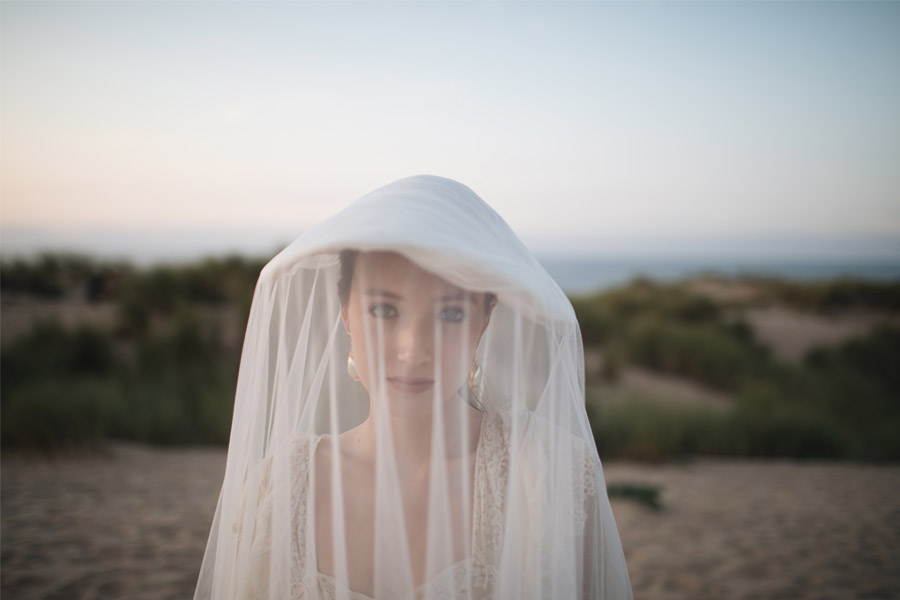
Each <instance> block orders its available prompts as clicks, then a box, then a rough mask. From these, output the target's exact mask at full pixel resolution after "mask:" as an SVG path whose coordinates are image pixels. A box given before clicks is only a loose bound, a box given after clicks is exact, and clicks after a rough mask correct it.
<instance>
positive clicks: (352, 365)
mask: <svg viewBox="0 0 900 600" xmlns="http://www.w3.org/2000/svg"><path fill="white" fill-rule="evenodd" d="M347 374H348V375H349V376H350V379H352V380H353V381H359V369H357V368H356V361H355V360H353V351H352V350H351V351H350V354H348V355H347Z"/></svg>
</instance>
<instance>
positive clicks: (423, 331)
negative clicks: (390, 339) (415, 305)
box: [395, 319, 435, 368]
mask: <svg viewBox="0 0 900 600" xmlns="http://www.w3.org/2000/svg"><path fill="white" fill-rule="evenodd" d="M434 328H435V327H434V322H433V321H432V320H431V319H415V320H409V321H406V322H405V323H402V324H401V326H400V327H399V328H398V330H397V332H396V335H397V337H396V340H395V343H396V347H395V349H396V352H397V360H399V361H400V362H401V363H402V364H404V365H405V366H407V367H408V368H415V367H420V366H422V365H424V364H429V363H430V362H431V361H432V359H433V358H434V336H435V331H434Z"/></svg>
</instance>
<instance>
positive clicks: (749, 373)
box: [0, 1, 900, 598]
mask: <svg viewBox="0 0 900 600" xmlns="http://www.w3.org/2000/svg"><path fill="white" fill-rule="evenodd" d="M898 64H900V3H898V2H884V3H858V2H853V3H844V2H832V3H783V4H782V3H753V4H751V3H706V2H696V3H657V2H652V3H651V2H648V3H590V2H586V3H562V2H536V3H532V2H528V3H518V2H504V3H481V2H473V3H457V2H446V3H444V2H434V3H431V2H428V3H381V2H372V3H312V2H309V3H308V2H203V3H200V2H152V1H148V2H77V1H74V2H64V3H63V2H59V3H57V2H14V1H4V2H3V3H2V4H0V253H2V256H0V347H2V348H0V349H2V364H0V377H2V388H0V392H2V393H0V401H2V413H0V417H2V420H0V423H2V432H0V441H2V477H3V479H2V490H0V492H2V497H0V506H2V557H0V560H2V571H0V573H2V575H0V579H2V582H0V583H2V593H3V595H4V597H8V598H118V597H129V598H167V597H172V598H175V597H178V598H183V597H185V596H190V595H191V593H192V589H193V584H194V581H195V579H196V575H197V571H198V570H199V566H200V560H201V559H202V554H203V548H204V545H205V541H206V535H207V533H208V531H209V526H210V520H211V518H212V514H213V511H214V508H215V502H216V499H217V495H218V486H219V485H220V483H221V477H222V474H223V469H224V459H225V448H226V445H227V441H228V434H229V429H230V425H231V408H232V401H233V389H234V384H235V379H236V373H237V365H238V361H239V355H240V349H241V343H242V338H243V331H244V326H245V323H246V317H247V314H248V311H249V306H250V300H251V296H252V291H253V286H254V284H255V281H256V277H257V275H258V273H259V270H260V268H261V267H262V266H263V265H264V264H265V262H266V261H267V260H268V259H269V258H271V257H272V256H273V255H274V254H275V253H276V252H277V251H278V250H279V249H280V248H281V247H283V246H284V245H286V244H287V243H289V242H290V241H291V240H293V239H294V238H295V237H297V236H298V235H299V234H300V233H302V232H303V231H304V230H305V229H307V228H308V227H311V226H313V225H314V224H316V223H317V222H319V221H321V220H322V219H324V218H326V217H327V216H329V215H331V214H333V213H334V212H336V211H337V210H339V209H341V208H342V207H343V206H345V205H346V204H348V203H350V202H351V201H353V200H354V199H356V198H357V197H359V196H361V195H363V194H364V193H366V192H368V191H370V190H372V189H374V188H376V187H378V186H380V185H383V184H385V183H388V182H390V181H393V180H395V179H398V178H401V177H405V176H408V175H412V174H417V173H433V174H437V175H443V176H446V177H451V178H454V179H457V180H459V181H462V182H463V183H465V184H467V185H468V186H470V187H472V188H473V189H474V190H475V191H476V192H477V193H478V194H479V195H481V196H482V197H483V198H484V199H485V200H487V201H488V203H490V204H491V205H492V206H493V207H494V208H495V209H496V210H497V211H498V212H499V213H500V214H501V215H503V217H504V218H505V219H506V220H507V221H508V223H509V224H510V225H511V226H512V228H513V229H514V230H515V231H516V232H517V233H519V235H520V237H521V238H522V239H523V241H524V242H525V243H526V245H527V246H528V247H529V248H530V249H532V251H534V253H535V254H536V255H537V256H538V257H539V259H540V260H541V261H542V263H543V264H544V265H545V267H546V268H547V270H548V271H549V272H550V274H551V275H552V276H553V277H554V278H555V279H556V280H557V281H558V282H559V284H560V286H561V287H562V288H563V289H564V290H565V291H566V292H567V293H568V294H569V296H570V298H571V299H572V302H573V305H574V306H575V309H576V312H577V314H578V317H579V322H580V323H581V327H582V337H583V341H584V345H585V358H586V379H587V398H586V401H587V409H588V415H589V418H590V420H591V424H592V427H593V429H594V434H595V439H596V441H597V446H598V449H599V451H600V454H601V458H603V460H604V464H605V468H606V474H607V483H608V484H609V492H610V495H611V496H612V498H613V508H614V511H615V513H616V516H617V520H618V522H619V528H620V533H621V536H622V539H623V543H624V545H625V551H626V557H627V559H628V562H629V569H630V571H631V574H632V580H633V583H634V588H635V593H636V596H637V597H638V598H723V597H726V598H759V597H766V598H781V597H784V598H797V597H810V598H825V597H834V598H843V597H862V596H865V597H870V598H892V597H900V595H898V593H897V590H900V560H898V559H897V556H900V519H898V517H897V516H898V514H900V466H898V465H897V462H898V460H900V375H898V374H900V368H898V367H900V69H898Z"/></svg>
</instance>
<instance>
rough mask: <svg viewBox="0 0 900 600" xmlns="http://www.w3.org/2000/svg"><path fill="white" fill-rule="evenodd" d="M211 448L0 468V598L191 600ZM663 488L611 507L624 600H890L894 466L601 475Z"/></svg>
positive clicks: (727, 466) (216, 475)
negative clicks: (649, 497) (630, 597)
mask: <svg viewBox="0 0 900 600" xmlns="http://www.w3.org/2000/svg"><path fill="white" fill-rule="evenodd" d="M224 465H225V455H224V452H223V451H222V450H221V449H171V450H166V449H162V450H161V449H155V448H148V447H145V446H140V445H130V444H129V445H115V446H114V447H113V448H112V450H111V452H110V453H109V455H108V456H84V455H82V456H67V457H59V458H56V459H53V460H47V459H37V458H28V457H23V456H18V455H12V454H10V453H8V452H7V453H5V454H4V456H3V460H2V571H0V586H2V589H0V593H2V597H3V599H4V600H15V599H31V598H34V599H37V598H80V599H81V598H83V599H90V598H135V599H142V598H146V599H150V598H153V599H165V598H190V597H191V594H192V592H193V587H194V583H195V580H196V577H197V572H198V570H199V568H200V562H201V559H202V555H203V549H204V546H205V543H206V537H207V533H208V530H209V526H210V520H211V518H212V513H213V511H214V509H215V503H216V499H217V496H218V489H219V485H220V483H221V477H222V474H223V471H224ZM605 469H606V473H607V480H608V481H610V482H637V483H649V484H656V485H660V486H662V490H663V491H662V501H663V508H662V509H661V510H659V511H653V510H651V509H649V508H646V507H644V506H641V505H639V504H635V503H633V502H630V501H625V500H614V501H613V510H614V512H615V514H616V519H617V521H618V523H619V529H620V533H621V536H622V540H623V544H624V547H625V552H626V556H627V559H628V564H629V570H630V572H631V577H632V583H633V586H634V590H635V597H636V598H638V599H647V600H651V599H670V598H671V599H680V598H684V599H694V598H697V599H703V598H717V599H722V598H734V599H751V598H760V599H763V598H773V599H777V598H792V599H793V598H898V597H900V558H898V557H900V467H898V466H866V465H857V464H833V463H832V464H829V463H796V462H752V461H735V460H698V461H695V462H692V463H689V464H684V465H665V466H646V465H637V464H628V463H616V462H609V463H608V464H606V465H605Z"/></svg>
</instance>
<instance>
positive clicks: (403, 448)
mask: <svg viewBox="0 0 900 600" xmlns="http://www.w3.org/2000/svg"><path fill="white" fill-rule="evenodd" d="M482 417H483V413H481V412H479V411H477V410H475V409H474V408H472V407H471V406H469V405H468V404H467V403H465V401H463V400H462V399H461V398H454V399H453V400H450V401H447V402H444V403H443V404H442V406H441V413H440V415H439V416H438V423H437V424H435V422H434V421H435V415H434V413H433V411H428V412H426V413H424V414H416V415H396V414H392V413H391V412H390V411H384V413H383V414H377V409H376V407H375V406H373V407H372V410H370V412H369V417H368V418H367V419H366V421H365V422H364V423H363V424H362V425H361V427H360V429H361V430H362V431H361V432H360V433H362V434H363V439H365V443H366V445H368V446H369V451H370V452H371V454H370V456H375V446H376V440H377V439H378V438H379V436H382V435H388V434H389V435H390V436H391V437H392V438H393V442H394V453H395V454H394V455H395V456H396V459H397V466H398V468H399V469H400V471H401V472H415V471H417V470H419V467H421V466H422V465H426V466H427V465H429V464H430V461H431V452H432V443H433V441H434V440H436V439H437V438H438V436H442V437H443V443H442V446H443V452H442V453H443V454H444V458H446V459H448V460H453V459H458V458H461V457H464V456H468V455H471V454H472V453H474V452H475V449H476V448H477V447H478V438H479V435H480V431H481V420H482ZM379 418H380V419H383V420H384V423H383V424H380V423H379V422H378V419H379ZM436 428H437V429H436Z"/></svg>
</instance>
